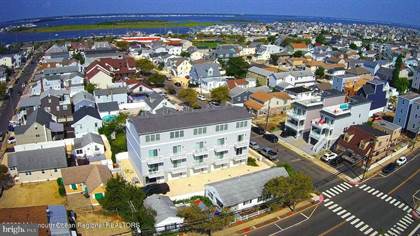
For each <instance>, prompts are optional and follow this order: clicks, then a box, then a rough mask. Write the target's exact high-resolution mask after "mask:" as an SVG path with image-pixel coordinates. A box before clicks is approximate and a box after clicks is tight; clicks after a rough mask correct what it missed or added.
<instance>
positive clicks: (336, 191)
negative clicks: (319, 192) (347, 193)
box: [330, 187, 343, 194]
mask: <svg viewBox="0 0 420 236" xmlns="http://www.w3.org/2000/svg"><path fill="white" fill-rule="evenodd" d="M330 191H332V192H333V193H336V194H340V193H341V192H343V191H341V189H339V188H336V187H334V188H331V189H330Z"/></svg>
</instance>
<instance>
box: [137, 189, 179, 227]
mask: <svg viewBox="0 0 420 236" xmlns="http://www.w3.org/2000/svg"><path fill="white" fill-rule="evenodd" d="M144 206H145V207H146V208H149V209H152V210H154V211H155V212H156V216H155V221H156V223H157V224H158V223H160V222H162V221H164V220H166V219H167V218H169V217H177V215H176V212H177V211H176V207H175V205H174V203H173V202H172V201H171V199H170V198H169V197H167V196H163V195H157V194H153V195H151V196H150V197H147V198H146V199H144Z"/></svg>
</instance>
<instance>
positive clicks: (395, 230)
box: [391, 228, 400, 235]
mask: <svg viewBox="0 0 420 236" xmlns="http://www.w3.org/2000/svg"><path fill="white" fill-rule="evenodd" d="M391 230H392V231H394V232H395V233H397V235H398V234H400V231H398V230H397V229H395V228H391Z"/></svg>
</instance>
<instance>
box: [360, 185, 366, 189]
mask: <svg viewBox="0 0 420 236" xmlns="http://www.w3.org/2000/svg"><path fill="white" fill-rule="evenodd" d="M366 186H367V185H366V184H363V185H362V186H360V187H359V188H360V189H364V188H365V187H366Z"/></svg>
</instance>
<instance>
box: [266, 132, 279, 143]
mask: <svg viewBox="0 0 420 236" xmlns="http://www.w3.org/2000/svg"><path fill="white" fill-rule="evenodd" d="M263 137H264V138H265V139H267V140H268V141H269V142H271V143H277V142H278V141H279V138H278V137H277V136H276V135H274V134H264V135H263Z"/></svg>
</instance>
